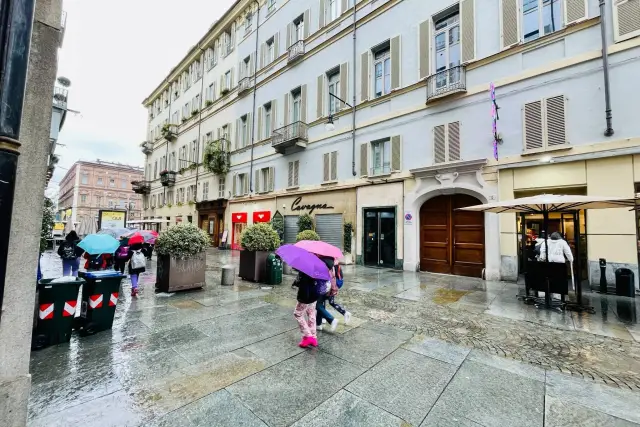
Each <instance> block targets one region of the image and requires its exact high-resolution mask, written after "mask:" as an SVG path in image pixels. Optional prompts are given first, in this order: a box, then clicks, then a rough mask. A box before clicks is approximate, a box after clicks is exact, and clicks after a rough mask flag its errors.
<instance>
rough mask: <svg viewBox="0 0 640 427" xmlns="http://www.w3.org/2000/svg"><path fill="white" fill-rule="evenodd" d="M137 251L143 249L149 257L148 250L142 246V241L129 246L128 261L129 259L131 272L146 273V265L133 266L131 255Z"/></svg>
mask: <svg viewBox="0 0 640 427" xmlns="http://www.w3.org/2000/svg"><path fill="white" fill-rule="evenodd" d="M135 251H141V252H142V254H143V255H144V256H145V258H146V257H147V250H146V248H144V247H143V246H142V243H136V244H135V245H131V246H129V252H128V253H127V258H126V261H129V274H140V273H144V272H145V271H146V269H145V268H144V267H141V268H132V267H131V257H133V253H134V252H135Z"/></svg>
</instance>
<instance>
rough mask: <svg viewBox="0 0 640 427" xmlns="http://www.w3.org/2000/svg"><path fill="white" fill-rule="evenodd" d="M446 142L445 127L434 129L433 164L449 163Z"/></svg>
mask: <svg viewBox="0 0 640 427" xmlns="http://www.w3.org/2000/svg"><path fill="white" fill-rule="evenodd" d="M446 153H447V151H446V140H445V131H444V125H440V126H434V128H433V162H434V163H444V162H446V161H447V154H446Z"/></svg>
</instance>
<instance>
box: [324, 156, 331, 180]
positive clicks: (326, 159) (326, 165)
mask: <svg viewBox="0 0 640 427" xmlns="http://www.w3.org/2000/svg"><path fill="white" fill-rule="evenodd" d="M329 157H330V154H329V153H324V155H323V156H322V158H323V166H324V167H323V170H324V174H323V177H322V181H323V182H327V181H329V173H330V171H329V162H330V158H329Z"/></svg>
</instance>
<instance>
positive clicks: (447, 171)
mask: <svg viewBox="0 0 640 427" xmlns="http://www.w3.org/2000/svg"><path fill="white" fill-rule="evenodd" d="M486 164H487V159H476V160H461V161H458V162H450V163H442V164H437V165H433V166H427V167H424V168H418V169H411V170H409V172H410V173H411V175H413V176H414V177H415V178H435V179H437V180H438V181H440V182H442V181H441V178H442V180H446V178H445V176H447V175H453V174H455V178H453V181H455V180H456V179H457V178H458V176H459V174H468V173H476V172H481V171H482V168H483V167H484V166H486ZM438 177H441V178H438Z"/></svg>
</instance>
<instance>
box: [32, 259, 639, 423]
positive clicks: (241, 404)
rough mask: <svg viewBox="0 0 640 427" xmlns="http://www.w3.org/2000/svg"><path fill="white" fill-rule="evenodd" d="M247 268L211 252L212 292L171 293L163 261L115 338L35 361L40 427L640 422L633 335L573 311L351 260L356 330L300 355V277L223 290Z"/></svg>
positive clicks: (326, 337)
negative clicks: (159, 281)
mask: <svg viewBox="0 0 640 427" xmlns="http://www.w3.org/2000/svg"><path fill="white" fill-rule="evenodd" d="M237 260H238V256H237V253H235V254H234V253H231V252H218V251H215V250H211V251H209V252H208V259H207V288H206V289H204V290H201V291H196V292H189V293H183V294H176V295H173V296H171V297H161V296H157V295H155V294H154V292H153V284H154V282H155V277H154V274H153V273H152V272H155V264H154V263H151V264H150V265H149V268H148V271H149V273H147V274H145V275H144V276H143V277H142V280H141V282H142V286H143V291H142V294H141V296H140V297H139V298H138V299H137V300H131V298H130V297H129V292H128V289H129V286H130V284H129V282H128V281H126V282H125V283H124V288H125V289H124V292H122V293H121V298H120V300H119V302H118V308H117V311H116V320H115V323H114V328H113V330H112V331H107V332H102V333H99V334H96V335H95V336H92V337H86V338H79V337H75V336H74V337H73V338H72V341H71V343H70V344H69V345H60V346H56V347H50V348H47V349H45V350H42V351H40V352H35V353H33V354H32V360H31V372H32V375H33V388H32V393H31V401H30V417H31V421H30V424H29V425H30V426H45V425H46V426H58V425H59V426H63V425H64V426H67V425H72V424H74V423H80V422H82V423H83V424H88V425H91V426H172V427H173V426H178V427H180V426H240V425H242V426H289V425H295V426H325V425H327V426H361V425H362V426H409V425H413V426H438V427H440V426H473V427H478V426H485V427H489V426H500V427H508V426H518V427H519V426H554V427H556V426H634V425H640V411H639V410H638V408H639V407H640V388H638V386H637V384H640V381H639V380H638V373H639V372H640V368H639V367H640V365H639V364H640V345H639V344H638V343H637V342H635V341H634V340H633V336H634V335H633V334H632V332H631V331H632V330H635V329H634V327H633V325H626V324H624V323H623V322H621V325H622V326H620V328H614V329H616V331H615V332H614V333H613V334H614V335H615V334H616V333H622V331H623V330H624V331H626V332H627V334H628V336H624V337H622V338H621V337H611V336H608V335H611V334H612V333H611V330H607V329H606V328H605V327H599V329H598V328H596V327H595V326H596V324H597V322H596V321H594V320H592V319H591V318H588V320H589V327H590V328H592V329H593V330H592V331H585V330H583V329H578V328H576V323H575V318H574V317H573V316H572V315H571V314H569V318H570V319H571V322H568V321H562V322H559V321H558V320H557V319H555V318H554V317H553V316H560V315H557V314H555V313H546V312H539V313H540V314H539V317H537V316H536V315H535V314H529V311H528V308H529V307H527V308H524V310H525V312H526V313H527V314H526V316H532V317H524V318H522V319H518V318H513V317H517V316H520V314H519V313H520V311H519V310H518V305H516V303H511V302H510V299H513V300H515V294H516V293H517V290H518V289H517V287H515V285H510V284H505V283H485V282H481V281H476V280H473V279H464V278H452V277H448V276H434V275H424V274H417V273H407V272H393V271H388V270H373V269H366V268H361V267H352V266H350V267H348V268H346V271H345V273H346V277H347V285H346V286H345V289H344V290H343V291H342V292H341V294H340V295H339V298H338V299H339V301H340V303H341V304H344V305H345V306H346V307H347V308H348V309H349V310H350V311H351V312H352V313H353V314H354V318H353V319H352V323H351V325H349V326H345V325H342V324H341V325H340V326H339V327H338V330H337V331H336V333H335V334H331V333H330V332H319V339H318V340H319V343H320V345H319V347H318V348H317V349H313V350H303V349H300V348H298V347H297V346H296V344H297V342H298V341H299V332H298V331H297V330H296V323H295V321H294V320H293V317H292V313H291V312H292V305H293V304H294V303H295V300H294V298H295V291H293V290H292V289H291V288H290V286H288V284H289V283H290V281H291V278H287V282H286V283H285V284H283V285H282V286H279V287H276V288H274V289H262V288H261V286H259V285H254V284H249V283H245V282H242V281H240V280H237V281H236V285H235V286H234V287H231V288H222V287H220V286H218V284H219V280H220V276H219V266H220V265H222V264H225V263H229V262H231V263H236V262H237ZM56 262H57V259H56V258H55V257H47V258H46V264H47V265H46V267H45V266H44V264H45V260H43V270H44V271H45V273H44V274H45V275H46V276H48V275H55V273H56V268H57V267H56V266H55V263H56ZM500 299H504V304H498V303H499V302H500ZM510 305H512V307H511V306H510ZM483 307H484V308H483ZM492 307H493V308H492ZM499 307H506V308H503V309H502V311H503V312H505V311H509V310H511V312H510V313H508V314H511V315H512V317H505V316H498V315H496V314H498V313H497V312H498V311H499V310H498V308H499ZM487 310H488V311H487ZM544 313H546V314H544ZM607 317H609V318H610V319H611V321H612V322H613V320H616V319H615V318H616V316H615V310H612V312H611V313H609V314H608V316H607ZM340 320H342V319H341V318H340ZM616 322H618V320H616ZM606 325H609V324H608V323H607V324H606ZM614 325H616V326H617V325H618V324H617V323H614V324H613V325H611V326H614ZM628 327H629V328H630V329H628ZM598 332H600V333H598ZM634 333H635V332H634ZM636 337H637V335H636ZM497 354H501V355H502V356H503V357H499V356H497ZM505 356H506V357H505ZM517 359H519V360H517ZM520 360H524V361H526V362H527V363H523V362H522V361H520ZM568 367H573V369H574V370H573V371H571V370H570V369H568ZM597 373H599V374H600V375H598V374H597ZM585 378H587V379H585Z"/></svg>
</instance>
